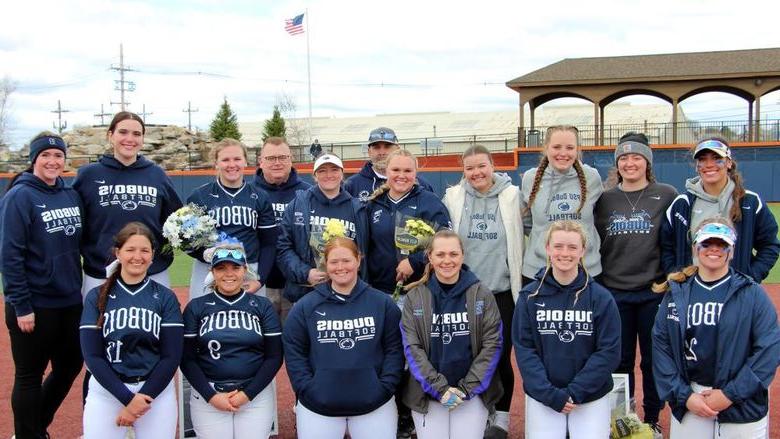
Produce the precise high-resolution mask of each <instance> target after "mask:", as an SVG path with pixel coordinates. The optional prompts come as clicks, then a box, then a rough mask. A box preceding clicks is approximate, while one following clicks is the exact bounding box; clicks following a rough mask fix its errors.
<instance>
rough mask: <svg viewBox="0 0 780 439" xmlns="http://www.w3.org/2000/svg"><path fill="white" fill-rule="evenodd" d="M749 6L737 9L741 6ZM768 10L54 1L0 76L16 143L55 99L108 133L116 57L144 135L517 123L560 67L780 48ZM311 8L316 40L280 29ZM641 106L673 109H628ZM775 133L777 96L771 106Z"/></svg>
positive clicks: (72, 121) (754, 6)
mask: <svg viewBox="0 0 780 439" xmlns="http://www.w3.org/2000/svg"><path fill="white" fill-rule="evenodd" d="M743 5H744V6H745V7H742V6H743ZM774 5H775V4H774V2H773V1H769V0H758V1H753V2H748V3H744V4H740V3H738V2H733V1H723V0H657V1H654V2H646V1H641V2H640V1H633V0H624V1H616V0H595V1H589V2H575V1H558V0H552V1H543V2H533V3H532V2H520V1H517V0H514V1H490V0H488V1H484V2H466V3H464V4H463V5H462V6H460V5H457V4H456V2H451V1H446V2H445V1H419V0H417V1H411V0H396V1H393V2H376V1H373V0H311V1H308V2H304V1H297V0H291V1H288V0H278V1H274V2H269V1H256V0H254V1H253V0H235V1H231V0H224V1H215V0H188V1H180V0H172V1H168V0H155V1H151V0H149V1H145V0H128V1H121V2H113V1H101V0H75V1H69V0H51V1H35V0H30V1H24V2H13V3H12V4H11V6H6V7H4V8H3V9H4V10H3V14H2V18H0V77H3V76H6V77H9V78H11V79H12V80H13V81H15V83H16V85H17V90H16V91H15V92H14V93H13V95H12V96H11V102H10V105H11V107H10V111H11V119H10V122H9V128H10V136H9V137H10V141H11V142H10V143H11V144H12V145H13V146H21V145H22V144H23V143H24V142H26V141H27V140H28V139H29V138H30V137H31V136H32V135H34V134H35V133H36V132H37V131H39V130H41V129H51V127H52V122H53V121H54V120H55V119H56V114H53V113H52V110H54V109H56V107H57V100H60V101H61V102H62V106H63V108H64V109H67V110H69V112H68V113H66V114H65V115H64V119H65V120H67V122H68V124H69V126H71V127H72V126H75V125H90V124H95V123H99V119H98V118H96V117H94V116H93V115H94V114H95V113H99V112H100V106H101V104H102V105H103V106H104V108H105V109H106V110H109V108H111V109H112V110H113V111H118V106H113V107H110V105H109V103H110V102H118V101H119V93H118V92H116V91H114V81H115V80H116V79H118V73H117V72H115V71H112V70H110V66H111V65H118V63H119V45H120V43H122V44H123V45H124V55H125V63H126V64H127V65H128V66H129V67H130V68H132V69H134V70H135V71H133V72H129V73H127V79H129V80H131V81H133V82H134V83H135V91H134V92H132V93H129V94H128V95H127V100H128V101H129V102H130V106H129V109H130V110H132V111H136V112H141V110H142V105H145V106H146V111H147V112H151V113H152V114H151V115H149V116H147V122H149V123H164V124H178V125H186V124H187V113H185V112H183V111H182V110H184V109H185V108H186V107H187V104H188V102H191V103H192V108H197V109H198V110H199V111H198V112H197V113H193V115H192V123H193V125H194V126H197V127H198V128H200V129H207V128H208V125H209V123H210V121H211V119H212V118H213V117H214V115H215V114H216V112H217V110H218V108H219V105H220V104H221V103H222V100H223V98H225V97H226V98H227V99H228V102H230V104H231V106H232V107H233V109H234V111H235V112H236V113H237V114H238V118H239V121H246V122H249V121H262V120H264V119H266V118H268V117H269V116H270V113H271V111H272V107H273V105H274V103H275V102H277V101H278V99H279V98H280V96H283V95H286V96H289V97H291V98H292V99H293V100H294V102H295V103H296V105H297V108H298V109H297V116H299V117H305V116H306V115H308V103H307V101H308V99H307V68H306V67H307V66H306V64H307V63H306V40H307V36H308V38H309V42H310V53H311V82H312V103H313V110H312V111H313V115H314V116H315V117H333V116H335V117H338V116H363V115H365V116H370V115H374V114H379V113H409V112H427V111H458V112H465V111H495V110H514V109H516V108H517V95H516V93H515V92H513V91H512V90H510V89H509V88H507V87H506V86H505V85H504V84H505V83H506V82H507V81H509V80H511V79H513V78H515V77H518V76H521V75H523V74H525V73H528V72H531V71H533V70H536V69H538V68H541V67H544V66H545V65H547V64H550V63H553V62H556V61H559V60H561V59H563V58H579V57H592V56H616V55H637V54H652V53H672V52H691V51H710V50H734V49H750V48H766V47H780V32H778V31H777V15H776V14H775V13H774V12H772V11H775V10H776V7H775V6H774ZM306 9H308V18H309V21H308V23H306V24H307V28H306V33H304V34H302V35H297V36H290V35H288V34H287V33H286V32H285V31H284V19H285V18H291V17H293V16H295V15H297V14H300V13H302V12H303V11H304V10H306ZM631 100H632V101H633V102H638V103H643V102H653V103H660V102H662V101H660V100H656V99H655V98H649V97H647V98H642V97H639V98H631ZM761 108H762V117H764V118H780V93H778V92H775V93H773V94H771V95H768V96H766V97H765V98H764V99H762V104H761ZM683 109H684V111H685V112H686V114H687V115H688V117H689V118H700V119H709V120H719V119H729V118H731V119H733V118H738V119H746V118H747V105H746V103H745V101H743V100H741V99H739V98H736V97H733V96H729V95H724V94H707V95H702V96H697V97H694V98H692V99H690V100H689V101H687V102H685V103H683Z"/></svg>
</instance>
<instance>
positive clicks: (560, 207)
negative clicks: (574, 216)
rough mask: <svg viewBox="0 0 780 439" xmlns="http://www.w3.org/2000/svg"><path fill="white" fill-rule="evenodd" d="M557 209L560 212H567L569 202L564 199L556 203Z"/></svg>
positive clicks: (569, 205)
mask: <svg viewBox="0 0 780 439" xmlns="http://www.w3.org/2000/svg"><path fill="white" fill-rule="evenodd" d="M558 210H560V211H561V212H568V211H569V210H571V204H569V203H567V202H566V201H563V202H560V203H558Z"/></svg>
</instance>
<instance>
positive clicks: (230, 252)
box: [214, 248, 244, 260]
mask: <svg viewBox="0 0 780 439" xmlns="http://www.w3.org/2000/svg"><path fill="white" fill-rule="evenodd" d="M214 257H215V258H217V259H222V258H228V257H229V258H233V259H238V260H243V259H244V252H242V251H241V250H239V249H236V248H220V249H217V251H215V252H214Z"/></svg>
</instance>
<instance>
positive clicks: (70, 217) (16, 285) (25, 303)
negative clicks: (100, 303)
mask: <svg viewBox="0 0 780 439" xmlns="http://www.w3.org/2000/svg"><path fill="white" fill-rule="evenodd" d="M1 215H2V216H0V218H2V228H3V236H2V254H3V257H2V273H3V291H4V293H5V301H6V303H8V304H10V305H12V306H13V308H14V311H15V312H16V315H17V316H24V315H27V314H30V313H31V312H33V307H41V308H63V307H67V306H73V305H78V304H79V303H81V267H80V261H79V243H80V241H81V233H82V219H81V218H82V216H81V208H80V206H79V197H78V194H76V192H75V191H74V190H73V189H71V188H69V187H65V183H64V182H63V180H62V179H61V178H57V180H56V182H55V184H54V186H49V185H47V184H46V183H45V182H44V181H43V180H41V179H40V178H38V177H36V176H34V175H33V174H31V173H29V172H25V173H23V174H22V175H21V176H20V177H19V179H18V180H17V181H16V184H15V185H14V187H13V188H11V190H10V191H8V193H6V194H5V196H4V198H3V207H2V213H1Z"/></svg>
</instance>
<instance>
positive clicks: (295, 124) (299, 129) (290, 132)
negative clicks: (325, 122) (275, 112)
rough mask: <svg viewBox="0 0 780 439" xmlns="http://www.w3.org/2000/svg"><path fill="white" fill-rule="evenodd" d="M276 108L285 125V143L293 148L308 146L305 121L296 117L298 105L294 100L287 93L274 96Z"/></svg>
mask: <svg viewBox="0 0 780 439" xmlns="http://www.w3.org/2000/svg"><path fill="white" fill-rule="evenodd" d="M276 107H277V108H279V112H280V113H281V114H282V117H283V118H284V121H285V123H286V124H287V141H288V142H290V144H291V145H295V146H299V147H300V146H308V141H309V133H308V131H307V127H306V120H305V119H299V118H297V117H296V114H295V113H296V111H297V110H298V104H296V102H295V98H294V97H292V96H291V95H289V94H287V93H281V94H278V95H276Z"/></svg>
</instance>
